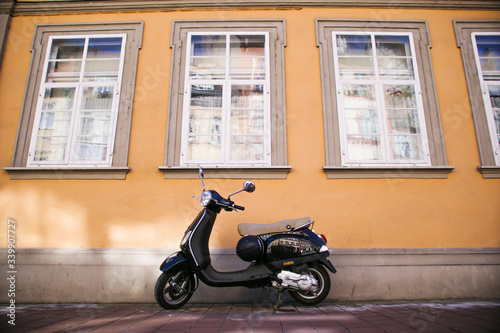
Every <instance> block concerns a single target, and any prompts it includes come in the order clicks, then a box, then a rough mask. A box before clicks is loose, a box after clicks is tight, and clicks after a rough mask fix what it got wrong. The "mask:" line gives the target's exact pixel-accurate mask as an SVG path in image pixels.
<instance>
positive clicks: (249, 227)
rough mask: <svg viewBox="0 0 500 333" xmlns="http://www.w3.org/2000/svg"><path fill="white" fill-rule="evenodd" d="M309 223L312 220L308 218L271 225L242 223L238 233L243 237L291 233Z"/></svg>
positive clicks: (239, 225)
mask: <svg viewBox="0 0 500 333" xmlns="http://www.w3.org/2000/svg"><path fill="white" fill-rule="evenodd" d="M309 222H311V219H310V218H309V216H307V217H301V218H298V219H290V220H282V221H279V222H276V223H271V224H256V223H240V224H238V232H239V233H240V235H241V236H247V235H255V236H257V235H264V234H273V233H276V232H284V231H290V230H292V229H293V228H296V227H300V226H301V225H304V224H306V223H309Z"/></svg>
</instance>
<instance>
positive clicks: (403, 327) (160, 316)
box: [0, 300, 500, 333]
mask: <svg viewBox="0 0 500 333" xmlns="http://www.w3.org/2000/svg"><path fill="white" fill-rule="evenodd" d="M8 313H9V311H8V309H7V307H6V305H3V306H2V307H1V308H0V316H1V318H2V319H1V322H0V332H58V331H60V332H113V333H114V332H141V333H142V332H189V333H212V332H220V333H223V332H231V333H246V332H248V333H250V332H251V333H264V332H266V333H267V332H269V333H275V332H287V333H305V332H306V333H307V332H325V333H326V332H329V333H330V332H354V333H366V332H369V333H372V332H398V333H403V332H406V333H409V332H463V333H465V332H470V333H482V332H500V300H485V301H477V300H474V301H427V302H405V301H400V302H354V303H348V302H340V303H323V304H320V305H319V306H317V307H303V306H299V305H298V304H292V303H285V304H284V306H283V307H282V308H281V310H279V311H274V310H273V308H272V304H271V303H270V302H266V303H259V304H187V305H186V306H185V307H183V308H181V309H179V310H169V311H167V310H163V309H162V308H160V307H159V306H158V305H156V304H97V305H96V304H79V305H76V304H57V305H21V306H17V307H16V309H15V324H16V325H15V326H12V325H10V324H9V323H8V322H7V321H8V320H10V318H9V317H8V316H7V314H8Z"/></svg>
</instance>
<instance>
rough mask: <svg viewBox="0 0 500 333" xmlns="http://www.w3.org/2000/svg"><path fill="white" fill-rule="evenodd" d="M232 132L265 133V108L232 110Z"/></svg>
mask: <svg viewBox="0 0 500 333" xmlns="http://www.w3.org/2000/svg"><path fill="white" fill-rule="evenodd" d="M231 133H232V134H264V110H231Z"/></svg>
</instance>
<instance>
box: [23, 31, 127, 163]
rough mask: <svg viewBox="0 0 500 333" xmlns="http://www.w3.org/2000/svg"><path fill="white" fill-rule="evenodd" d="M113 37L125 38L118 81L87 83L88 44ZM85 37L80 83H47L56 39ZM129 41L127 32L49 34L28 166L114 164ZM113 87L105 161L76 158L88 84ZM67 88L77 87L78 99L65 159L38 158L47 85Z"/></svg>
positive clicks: (76, 97) (72, 115) (72, 116)
mask: <svg viewBox="0 0 500 333" xmlns="http://www.w3.org/2000/svg"><path fill="white" fill-rule="evenodd" d="M110 37H111V38H112V37H120V38H122V45H121V50H120V64H119V69H118V78H117V80H116V81H89V82H84V81H83V75H84V69H85V62H86V60H87V50H88V43H89V40H90V39H91V38H110ZM78 38H79V39H85V47H84V54H83V57H82V65H81V69H80V76H79V80H78V82H56V83H48V82H46V78H47V72H48V67H49V66H48V65H49V62H50V59H49V55H50V51H51V47H52V43H53V41H54V40H57V39H78ZM126 43H127V35H126V34H86V35H70V36H68V35H54V36H50V37H49V43H48V47H47V53H46V56H45V61H44V65H43V74H42V81H41V84H40V90H39V94H38V101H37V107H36V114H35V120H34V124H35V126H33V132H32V135H31V141H30V148H29V153H28V161H27V166H28V167H34V166H62V167H72V166H78V167H85V166H88V167H91V166H97V165H99V166H111V165H112V162H113V151H114V140H115V134H116V127H117V116H118V107H119V101H120V87H121V83H122V76H123V67H124V59H125V48H126V45H127V44H126ZM104 86H107V87H113V102H112V107H111V118H110V133H109V137H108V142H107V144H108V152H107V156H106V160H105V161H91V162H87V161H82V162H78V161H73V155H74V149H73V148H74V144H75V138H76V133H77V129H76V126H77V125H78V124H77V119H78V115H79V113H80V108H81V104H80V101H81V100H80V98H81V95H82V91H83V88H84V87H104ZM66 87H74V88H75V98H74V100H73V112H72V114H71V121H70V129H69V134H68V143H67V145H66V152H65V159H64V160H63V161H35V160H34V158H35V150H36V144H37V139H38V130H39V127H40V118H41V114H42V111H41V110H42V106H43V101H44V97H45V90H46V88H66Z"/></svg>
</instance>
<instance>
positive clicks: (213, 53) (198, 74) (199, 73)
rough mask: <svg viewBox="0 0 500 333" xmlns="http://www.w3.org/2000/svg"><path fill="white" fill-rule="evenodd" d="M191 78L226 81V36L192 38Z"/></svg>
mask: <svg viewBox="0 0 500 333" xmlns="http://www.w3.org/2000/svg"><path fill="white" fill-rule="evenodd" d="M190 55H191V57H190V62H189V64H190V66H189V77H190V78H192V79H224V78H225V70H226V36H224V35H193V36H191V54H190Z"/></svg>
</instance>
